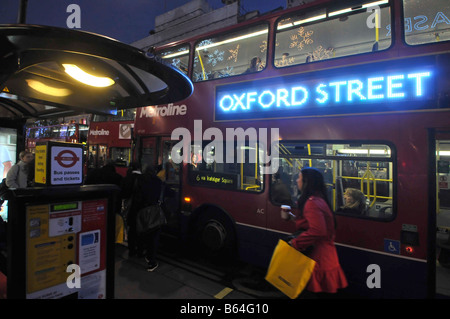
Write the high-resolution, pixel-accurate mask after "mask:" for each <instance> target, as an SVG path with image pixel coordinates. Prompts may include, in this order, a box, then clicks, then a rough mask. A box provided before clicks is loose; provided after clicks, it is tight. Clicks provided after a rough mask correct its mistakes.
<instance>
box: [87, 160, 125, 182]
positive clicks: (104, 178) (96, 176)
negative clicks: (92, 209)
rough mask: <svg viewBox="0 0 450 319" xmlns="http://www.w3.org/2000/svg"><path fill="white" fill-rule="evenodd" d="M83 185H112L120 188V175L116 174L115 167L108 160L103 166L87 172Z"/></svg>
mask: <svg viewBox="0 0 450 319" xmlns="http://www.w3.org/2000/svg"><path fill="white" fill-rule="evenodd" d="M84 183H85V184H86V185H93V184H114V185H117V186H119V187H121V185H122V175H120V174H119V173H117V172H116V167H115V166H114V164H113V163H112V161H111V160H109V161H108V162H107V163H106V164H105V165H104V166H102V167H100V168H97V169H94V170H92V171H91V172H89V174H88V175H87V176H86V180H85V182H84Z"/></svg>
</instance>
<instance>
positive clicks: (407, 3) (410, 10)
mask: <svg viewBox="0 0 450 319" xmlns="http://www.w3.org/2000/svg"><path fill="white" fill-rule="evenodd" d="M403 12H404V16H405V20H404V32H405V33H404V36H405V41H406V43H407V44H410V45H417V44H424V43H436V42H440V41H448V40H450V2H449V1H448V0H430V1H413V0H404V1H403Z"/></svg>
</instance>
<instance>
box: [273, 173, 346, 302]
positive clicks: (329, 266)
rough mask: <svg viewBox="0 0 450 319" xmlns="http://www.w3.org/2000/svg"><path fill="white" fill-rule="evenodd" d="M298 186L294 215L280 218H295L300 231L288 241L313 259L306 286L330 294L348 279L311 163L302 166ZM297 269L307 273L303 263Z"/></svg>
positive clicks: (318, 175) (321, 182) (321, 181)
mask: <svg viewBox="0 0 450 319" xmlns="http://www.w3.org/2000/svg"><path fill="white" fill-rule="evenodd" d="M297 186H298V189H299V190H300V191H301V195H300V197H299V199H298V203H297V206H298V215H297V216H295V215H293V214H291V217H292V215H293V216H294V218H291V217H288V218H283V219H285V220H292V221H293V222H295V225H296V229H297V230H298V231H299V232H298V233H295V234H294V236H292V237H291V238H289V239H288V243H287V244H289V246H290V247H291V248H292V249H295V250H297V251H298V252H299V253H303V252H304V253H306V251H307V250H309V251H308V252H307V254H308V257H309V258H310V259H312V260H314V261H315V265H314V269H313V271H312V274H311V275H310V278H309V281H308V282H307V285H306V287H305V288H306V290H308V291H309V292H311V293H317V294H318V295H317V296H320V297H329V296H330V294H334V293H337V292H338V290H339V289H343V288H345V287H347V286H348V283H347V279H346V277H345V274H344V271H343V269H342V268H341V265H340V263H339V258H338V255H337V251H336V247H335V245H334V238H335V234H336V220H335V218H334V214H333V212H332V210H331V205H330V204H329V202H328V199H327V191H326V186H325V183H324V178H323V176H322V173H321V172H320V171H319V170H317V169H315V168H313V167H304V168H302V170H301V171H300V173H299V176H298V179H297ZM282 216H283V214H282ZM274 255H275V253H274ZM305 257H306V256H305ZM285 258H286V257H285ZM288 262H289V261H288V260H287V259H286V263H288ZM297 271H298V272H302V273H305V272H306V275H304V276H305V277H306V276H307V275H308V272H309V268H306V270H305V267H303V266H299V267H298V270H297ZM291 272H294V270H291ZM283 278H284V277H283Z"/></svg>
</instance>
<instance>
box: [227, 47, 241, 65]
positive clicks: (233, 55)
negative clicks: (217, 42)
mask: <svg viewBox="0 0 450 319" xmlns="http://www.w3.org/2000/svg"><path fill="white" fill-rule="evenodd" d="M228 52H230V54H231V55H230V56H229V57H228V60H234V63H236V62H237V57H238V53H239V44H238V45H237V46H236V49H234V50H233V49H228Z"/></svg>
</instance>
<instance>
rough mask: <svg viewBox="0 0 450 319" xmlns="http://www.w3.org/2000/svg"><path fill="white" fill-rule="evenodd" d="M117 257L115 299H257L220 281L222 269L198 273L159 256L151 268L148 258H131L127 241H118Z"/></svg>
mask: <svg viewBox="0 0 450 319" xmlns="http://www.w3.org/2000/svg"><path fill="white" fill-rule="evenodd" d="M115 260H116V262H115V289H114V293H115V296H114V298H115V299H256V297H254V296H251V295H249V294H246V293H243V292H241V291H237V290H235V289H234V288H233V287H230V285H226V284H221V283H220V282H218V281H217V280H218V279H220V274H219V273H217V275H215V274H214V273H210V272H208V273H206V272H205V273H204V274H203V275H202V274H201V270H199V269H196V271H197V273H199V274H196V273H195V272H192V271H189V269H186V267H185V266H183V267H181V266H177V265H176V264H173V262H172V261H170V260H169V259H165V258H159V266H158V268H157V269H155V270H154V271H153V272H148V271H147V269H146V263H145V261H144V259H143V258H138V257H130V258H129V257H128V250H127V247H126V246H124V245H120V244H116V256H115ZM208 277H209V278H208Z"/></svg>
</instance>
